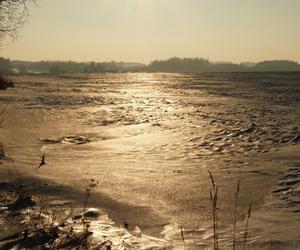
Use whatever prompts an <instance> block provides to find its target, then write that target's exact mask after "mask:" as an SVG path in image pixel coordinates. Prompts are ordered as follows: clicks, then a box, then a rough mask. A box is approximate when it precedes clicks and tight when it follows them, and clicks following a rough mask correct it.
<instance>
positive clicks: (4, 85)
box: [0, 75, 14, 90]
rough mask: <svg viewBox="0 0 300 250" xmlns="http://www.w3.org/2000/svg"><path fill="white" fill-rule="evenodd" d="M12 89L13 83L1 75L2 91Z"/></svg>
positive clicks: (0, 87)
mask: <svg viewBox="0 0 300 250" xmlns="http://www.w3.org/2000/svg"><path fill="white" fill-rule="evenodd" d="M11 87H14V84H13V82H11V81H9V80H7V79H6V78H5V77H3V76H1V75H0V90H5V89H7V88H11Z"/></svg>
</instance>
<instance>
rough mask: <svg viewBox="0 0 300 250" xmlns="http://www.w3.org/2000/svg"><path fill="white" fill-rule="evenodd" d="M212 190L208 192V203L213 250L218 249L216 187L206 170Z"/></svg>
mask: <svg viewBox="0 0 300 250" xmlns="http://www.w3.org/2000/svg"><path fill="white" fill-rule="evenodd" d="M208 173H209V176H210V180H211V185H212V189H211V190H210V192H209V194H210V203H211V208H212V218H213V239H214V250H218V249H219V235H218V187H217V186H216V184H215V181H214V177H213V175H212V173H211V172H210V171H209V170H208Z"/></svg>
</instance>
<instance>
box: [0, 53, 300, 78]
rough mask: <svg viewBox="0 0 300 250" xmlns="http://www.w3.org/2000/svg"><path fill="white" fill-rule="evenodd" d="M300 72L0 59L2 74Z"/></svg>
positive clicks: (285, 64)
mask: <svg viewBox="0 0 300 250" xmlns="http://www.w3.org/2000/svg"><path fill="white" fill-rule="evenodd" d="M255 71H300V64H298V63H297V62H294V61H289V60H270V61H262V62H258V63H239V64H235V63H230V62H211V61H209V60H208V59H203V58H178V57H172V58H169V59H167V60H155V61H153V62H151V63H150V64H149V65H145V64H140V63H126V62H101V63H99V62H73V61H39V62H29V61H11V60H9V59H5V58H3V57H0V73H22V74H24V73H47V74H48V73H49V74H54V75H55V74H71V73H72V74H74V73H100V72H195V73H200V72H255Z"/></svg>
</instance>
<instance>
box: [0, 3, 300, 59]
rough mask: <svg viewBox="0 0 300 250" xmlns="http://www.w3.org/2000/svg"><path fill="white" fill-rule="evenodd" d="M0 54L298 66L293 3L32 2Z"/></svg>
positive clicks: (299, 11)
mask: <svg viewBox="0 0 300 250" xmlns="http://www.w3.org/2000/svg"><path fill="white" fill-rule="evenodd" d="M29 9H30V15H31V17H30V21H29V23H27V24H26V25H25V26H23V27H22V28H21V29H20V32H19V38H18V39H17V40H16V41H14V42H12V43H9V44H8V45H6V46H4V47H1V48H0V56H4V57H8V58H11V59H20V60H33V61H37V60H74V61H111V60H115V61H127V62H142V63H149V62H150V61H152V60H154V59H166V58H169V57H172V56H178V57H204V58H209V59H211V60H212V61H231V62H250V61H251V62H257V61H260V60H265V59H290V60H295V61H298V62H300V28H299V27H300V1H299V0H88V1H86V0H85V1H84V0H37V4H36V5H35V6H30V8H29Z"/></svg>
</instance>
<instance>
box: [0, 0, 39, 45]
mask: <svg viewBox="0 0 300 250" xmlns="http://www.w3.org/2000/svg"><path fill="white" fill-rule="evenodd" d="M29 2H34V0H0V41H1V40H4V39H5V38H7V37H10V38H16V36H17V31H18V29H19V28H20V27H21V26H22V25H23V24H24V23H25V22H26V21H27V20H28V17H29V14H28V3H29Z"/></svg>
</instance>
